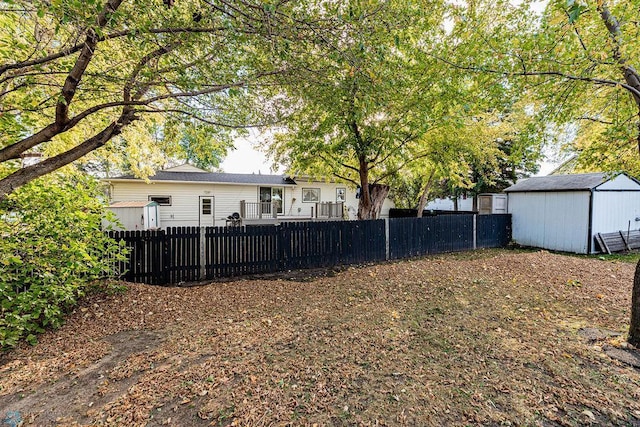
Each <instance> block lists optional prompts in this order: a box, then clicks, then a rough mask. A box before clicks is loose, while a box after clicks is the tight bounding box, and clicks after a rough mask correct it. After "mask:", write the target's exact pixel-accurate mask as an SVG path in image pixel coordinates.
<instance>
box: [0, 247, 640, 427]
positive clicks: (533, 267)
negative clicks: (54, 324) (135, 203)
mask: <svg viewBox="0 0 640 427" xmlns="http://www.w3.org/2000/svg"><path fill="white" fill-rule="evenodd" d="M633 268H634V266H633V265H632V264H626V263H621V262H608V261H601V260H597V259H584V258H576V257H568V256H563V255H556V254H550V253H547V252H516V251H484V252H476V253H467V254H457V255H446V256H439V257H434V258H426V259H420V260H412V261H406V262H398V263H389V264H383V265H375V266H365V267H358V268H348V269H346V270H344V271H342V272H338V273H337V274H335V275H329V276H327V277H324V276H323V275H319V276H318V277H315V278H314V277H312V275H311V273H309V275H308V276H309V277H306V278H305V277H300V275H298V277H297V278H287V277H279V278H272V279H270V280H264V279H262V280H239V281H234V282H226V283H214V284H211V285H208V286H202V287H196V288H161V287H151V286H145V285H135V284H131V285H130V286H129V290H128V291H127V292H126V293H125V294H117V295H112V296H108V297H105V296H95V297H93V298H91V299H89V300H87V301H86V302H85V304H84V305H83V306H82V307H81V308H79V309H78V310H77V311H76V312H75V313H73V315H72V316H71V317H70V318H69V320H68V322H67V324H66V325H65V326H64V327H63V328H62V329H61V330H58V331H55V332H50V333H47V334H46V335H45V336H43V337H42V339H41V342H40V344H38V345H37V346H36V347H29V348H27V347H25V348H20V349H18V350H17V351H14V352H13V353H11V354H8V355H6V356H4V359H3V360H0V408H3V407H4V408H5V412H4V413H3V412H2V410H0V420H1V417H2V416H3V415H6V413H8V411H19V413H20V417H21V418H22V419H23V420H24V421H25V422H26V424H29V423H31V424H34V425H51V424H56V423H58V424H63V425H73V424H82V425H95V424H104V425H163V424H166V425H187V426H190V425H250V426H261V425H314V424H316V425H372V426H373V425H434V426H435V425H438V426H439V425H477V424H485V425H544V426H552V425H585V424H590V423H592V424H594V425H639V424H640V372H638V371H637V370H634V369H632V368H630V367H626V366H623V365H621V364H620V363H618V362H616V361H613V360H612V359H610V358H609V357H608V356H606V355H605V354H604V353H603V352H602V350H601V347H600V346H601V345H602V344H603V343H601V342H596V343H589V342H586V341H585V339H584V338H582V337H581V336H580V335H578V334H577V331H578V330H579V329H580V328H582V327H598V328H607V329H611V330H617V331H620V332H624V331H625V330H626V328H627V326H628V324H627V323H628V317H629V313H628V307H629V305H630V302H629V297H630V293H631V280H632V275H633ZM321 276H322V277H321ZM610 344H614V345H619V344H620V342H619V341H617V342H616V341H611V342H610ZM13 414H15V413H13ZM634 423H635V424H634Z"/></svg>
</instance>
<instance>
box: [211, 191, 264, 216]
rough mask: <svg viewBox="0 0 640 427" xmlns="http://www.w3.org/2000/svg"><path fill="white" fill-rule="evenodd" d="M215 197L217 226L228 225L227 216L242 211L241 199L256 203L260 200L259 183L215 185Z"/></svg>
mask: <svg viewBox="0 0 640 427" xmlns="http://www.w3.org/2000/svg"><path fill="white" fill-rule="evenodd" d="M213 195H214V197H215V209H216V210H215V219H216V224H215V225H216V226H223V225H226V218H227V217H228V216H229V215H231V214H232V213H234V212H238V213H240V200H244V201H246V202H251V203H256V202H257V201H258V186H257V185H223V184H216V185H214V187H213Z"/></svg>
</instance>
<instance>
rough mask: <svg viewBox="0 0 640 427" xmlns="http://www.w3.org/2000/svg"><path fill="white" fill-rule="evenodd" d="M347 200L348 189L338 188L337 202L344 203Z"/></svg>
mask: <svg viewBox="0 0 640 427" xmlns="http://www.w3.org/2000/svg"><path fill="white" fill-rule="evenodd" d="M346 199H347V189H346V188H336V202H337V203H340V202H344V201H345V200H346Z"/></svg>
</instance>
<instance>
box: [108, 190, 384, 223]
mask: <svg viewBox="0 0 640 427" xmlns="http://www.w3.org/2000/svg"><path fill="white" fill-rule="evenodd" d="M111 185H112V190H111V201H112V202H119V201H131V200H148V198H149V196H171V206H159V208H158V211H159V214H160V223H161V224H162V227H181V226H198V225H199V224H198V223H199V219H198V218H199V215H198V210H199V197H200V196H213V197H214V206H213V207H214V218H215V221H216V222H215V225H217V226H223V225H225V224H226V221H225V220H226V218H227V217H228V216H229V215H231V214H232V213H234V212H240V201H241V200H245V201H247V202H257V201H258V199H259V187H260V186H259V185H256V184H250V185H238V184H228V185H225V184H211V183H203V184H199V183H193V184H192V183H183V182H153V183H149V184H147V183H145V182H112V183H111ZM302 188H319V189H320V201H321V202H334V203H335V202H336V189H338V188H344V189H345V190H346V199H345V209H346V210H347V212H348V214H349V217H350V218H351V219H355V217H356V215H357V212H358V199H356V191H355V189H354V188H353V187H349V186H348V185H346V184H340V183H326V182H301V183H299V184H298V185H297V186H284V211H283V213H284V215H285V216H305V217H310V216H311V208H315V203H309V202H302ZM392 207H393V202H392V201H391V200H389V199H387V200H385V202H384V204H383V205H382V212H381V217H382V218H388V217H389V209H390V208H392Z"/></svg>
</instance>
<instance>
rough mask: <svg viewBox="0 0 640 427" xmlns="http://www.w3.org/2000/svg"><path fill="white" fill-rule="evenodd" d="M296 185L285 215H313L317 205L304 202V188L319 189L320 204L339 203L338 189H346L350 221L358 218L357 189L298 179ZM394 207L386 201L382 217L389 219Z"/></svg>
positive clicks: (345, 205) (389, 201) (381, 212)
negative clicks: (312, 211)
mask: <svg viewBox="0 0 640 427" xmlns="http://www.w3.org/2000/svg"><path fill="white" fill-rule="evenodd" d="M296 183H297V186H296V187H294V188H293V189H292V196H291V198H290V199H289V205H288V207H285V215H305V216H309V215H311V208H314V209H315V203H312V202H303V201H302V191H303V189H304V188H318V189H319V190H320V202H333V203H336V202H337V199H336V190H337V189H338V188H344V189H345V190H346V196H345V201H344V209H345V211H346V212H347V215H348V217H349V219H356V218H357V215H358V203H359V200H358V199H356V189H355V188H353V187H351V186H349V185H347V184H342V183H336V182H314V181H305V180H304V179H296ZM293 199H295V200H293ZM393 207H394V204H393V202H392V201H391V200H389V199H385V201H384V203H383V204H382V209H381V210H380V217H381V218H389V209H391V208H393Z"/></svg>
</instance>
